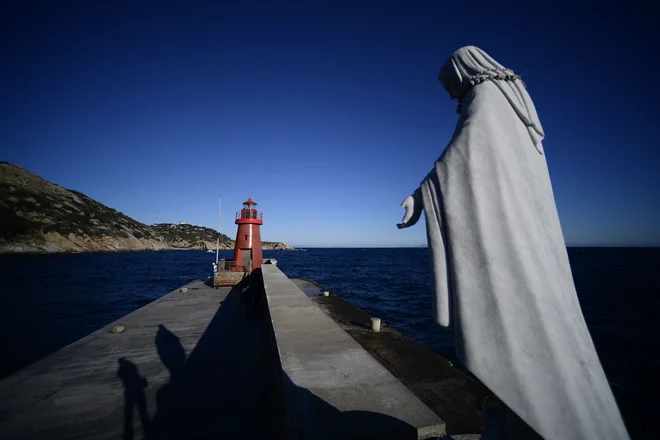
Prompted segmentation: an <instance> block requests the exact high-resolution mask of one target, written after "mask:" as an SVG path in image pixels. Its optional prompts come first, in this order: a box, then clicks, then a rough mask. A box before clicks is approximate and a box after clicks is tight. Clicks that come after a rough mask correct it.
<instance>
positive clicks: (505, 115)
mask: <svg viewBox="0 0 660 440" xmlns="http://www.w3.org/2000/svg"><path fill="white" fill-rule="evenodd" d="M474 49H476V48H474ZM448 63H453V61H452V59H450V61H448ZM453 66H454V67H456V64H455V63H454V65H453ZM497 66H499V65H497ZM500 67H501V66H500ZM452 69H453V68H452ZM452 69H449V70H450V72H449V74H447V71H446V69H444V68H443V70H444V71H445V72H444V75H445V78H444V80H443V84H444V85H445V87H446V88H447V87H448V86H449V88H448V89H450V88H451V84H450V83H451V81H452V79H451V75H452V73H451V70H452ZM459 70H460V69H459ZM509 72H510V71H509ZM511 73H512V72H511ZM463 74H464V72H463ZM464 76H465V75H464ZM465 80H466V78H465V77H463V78H461V79H460V81H465ZM513 83H518V84H513ZM463 90H464V91H465V93H464V94H463V96H462V99H463V101H462V111H461V116H460V120H459V122H458V125H457V128H456V131H455V133H454V136H453V139H452V141H451V142H450V144H449V146H448V147H447V149H446V150H445V152H444V153H443V155H442V156H441V157H440V159H438V160H437V161H436V163H435V167H434V169H433V171H431V173H429V175H428V176H427V177H426V179H425V180H424V181H423V182H422V184H421V186H420V190H419V193H418V194H417V196H418V197H420V198H421V199H422V201H423V206H424V211H425V214H426V225H427V234H428V241H429V250H430V255H431V266H432V274H433V283H434V290H435V301H434V315H435V319H436V321H437V322H438V323H439V324H441V325H443V326H447V327H450V328H451V329H452V330H453V332H454V336H455V344H456V350H457V354H458V356H459V358H460V359H461V360H462V362H463V363H464V364H465V366H466V367H467V368H468V369H469V370H470V371H471V372H472V373H474V374H475V375H476V376H477V377H478V378H479V379H480V380H481V381H482V382H483V383H484V384H485V385H486V386H488V387H489V388H490V389H491V390H492V391H493V392H494V393H495V394H496V395H497V396H498V397H499V398H500V399H502V401H503V402H504V403H505V404H506V405H507V406H508V407H509V408H511V409H512V410H513V411H514V412H515V413H516V414H517V415H518V416H520V417H521V418H522V419H523V420H524V421H525V422H526V423H527V424H528V425H530V426H531V427H532V428H533V429H534V430H535V431H536V432H537V433H539V434H540V435H541V436H543V437H544V438H545V439H547V440H551V439H562V440H569V439H598V440H605V439H627V438H628V434H627V432H626V429H625V427H624V424H623V421H622V419H621V415H620V413H619V410H618V408H617V405H616V403H615V400H614V397H613V395H612V392H611V390H610V386H609V384H608V382H607V379H606V377H605V374H604V372H603V369H602V367H601V364H600V361H599V359H598V356H597V354H596V350H595V348H594V344H593V342H592V340H591V336H590V335H589V331H588V330H587V326H586V324H585V321H584V318H583V316H582V312H581V309H580V304H579V302H578V299H577V295H576V291H575V286H574V284H573V278H572V275H571V269H570V266H569V261H568V255H567V252H566V246H565V243H564V238H563V235H562V231H561V226H560V223H559V217H558V215H557V209H556V206H555V200H554V196H553V193H552V187H551V184H550V177H549V174H548V168H547V164H546V160H545V155H544V154H543V148H542V146H541V139H542V129H541V128H540V124H538V127H532V128H530V125H533V124H531V123H533V122H534V121H533V120H538V119H537V117H536V112H535V110H533V104H532V103H531V100H530V99H529V95H527V92H526V91H524V87H523V86H522V84H521V82H520V80H515V81H511V80H497V79H495V80H486V81H483V82H481V83H478V85H472V86H470V87H469V88H468V89H467V90H466V88H465V87H463ZM509 90H511V91H512V92H511V93H512V94H511V95H508V94H509ZM522 92H524V96H523V95H521V93H522ZM450 93H452V91H451V90H450ZM456 94H458V92H456ZM452 95H454V93H452ZM512 96H513V98H512ZM521 96H522V98H521ZM517 98H518V99H519V100H518V103H520V102H522V103H523V107H527V108H528V110H529V113H528V114H531V115H532V116H533V117H532V118H531V119H533V120H525V118H524V117H521V116H520V112H519V111H516V109H515V108H514V105H512V102H511V99H514V100H515V99H517ZM521 99H522V100H521ZM530 105H531V109H530ZM530 121H531V123H530ZM537 128H538V129H537ZM539 133H540V134H539Z"/></svg>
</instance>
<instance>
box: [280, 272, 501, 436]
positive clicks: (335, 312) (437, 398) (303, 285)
mask: <svg viewBox="0 0 660 440" xmlns="http://www.w3.org/2000/svg"><path fill="white" fill-rule="evenodd" d="M292 281H293V282H294V283H295V284H296V285H297V286H298V287H299V288H300V289H301V290H303V291H304V292H305V294H306V295H307V296H309V297H310V298H312V300H313V301H314V302H315V303H316V304H318V305H319V306H320V307H321V309H322V310H323V311H324V312H325V313H326V314H327V315H328V316H329V317H331V318H332V319H333V320H334V321H335V322H337V323H339V324H340V325H341V327H342V328H343V329H344V330H345V331H346V332H348V334H349V335H351V337H353V339H355V340H356V341H357V342H359V343H360V345H361V346H362V347H364V348H365V349H366V350H367V351H368V352H369V353H370V354H371V355H372V356H373V357H374V358H375V359H376V360H377V361H378V362H380V363H381V365H383V366H384V367H385V368H387V369H388V370H389V371H390V373H392V374H393V375H394V376H395V377H396V378H397V379H399V380H400V381H401V382H402V383H403V384H404V385H405V386H406V387H408V388H409V389H410V390H411V391H412V392H413V393H415V395H416V396H417V397H418V398H419V399H421V400H422V402H424V403H425V404H426V405H428V407H429V408H431V409H432V410H433V411H434V412H435V413H436V414H437V415H438V416H439V417H440V418H441V419H442V420H444V422H445V424H446V430H447V434H448V435H454V434H469V433H478V432H482V430H483V428H484V426H483V419H482V417H481V405H482V403H483V402H484V400H485V399H486V397H487V396H489V395H491V394H492V393H491V392H490V391H489V390H488V389H487V388H486V387H485V386H483V385H482V384H481V383H479V382H477V381H476V380H474V379H473V378H471V377H470V376H468V375H466V374H464V373H462V372H460V371H458V370H457V369H456V368H454V367H453V366H452V364H451V362H449V361H448V360H446V359H445V358H443V357H442V356H440V355H438V354H437V353H435V352H433V351H432V350H429V349H428V348H426V347H424V346H423V345H421V344H419V343H418V342H415V341H414V340H412V339H410V338H407V337H406V336H404V335H402V334H401V333H399V332H397V331H396V330H394V329H392V328H390V327H387V323H385V327H383V328H381V332H380V333H374V332H372V331H371V330H370V325H371V322H370V319H371V315H369V314H368V313H367V312H365V311H364V310H362V309H360V308H359V307H357V306H355V305H353V304H351V303H349V302H348V301H345V300H343V299H342V298H341V297H339V296H337V295H334V294H332V295H330V296H329V297H324V296H323V295H322V291H323V290H327V289H325V288H324V287H323V286H321V285H319V284H317V283H315V282H313V281H311V280H305V279H294V280H292ZM457 438H458V437H457Z"/></svg>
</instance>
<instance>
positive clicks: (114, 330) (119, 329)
mask: <svg viewBox="0 0 660 440" xmlns="http://www.w3.org/2000/svg"><path fill="white" fill-rule="evenodd" d="M124 330H126V326H125V325H121V324H120V325H116V326H114V327H112V328H111V329H110V333H122V332H123V331H124Z"/></svg>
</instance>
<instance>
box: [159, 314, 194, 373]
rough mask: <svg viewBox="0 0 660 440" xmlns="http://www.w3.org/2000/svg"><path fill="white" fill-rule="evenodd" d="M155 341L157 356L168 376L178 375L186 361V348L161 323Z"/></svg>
mask: <svg viewBox="0 0 660 440" xmlns="http://www.w3.org/2000/svg"><path fill="white" fill-rule="evenodd" d="M155 343H156V351H157V352H158V356H159V357H160V360H161V362H162V363H163V365H165V367H166V368H167V370H168V371H169V372H170V378H174V377H176V376H178V373H179V372H180V371H181V369H182V368H183V365H184V363H185V362H186V350H185V349H184V348H183V345H181V341H180V340H179V338H178V337H177V336H176V335H175V334H174V333H172V332H171V331H169V330H168V329H167V327H165V326H164V325H163V324H160V325H159V326H158V332H157V333H156V340H155Z"/></svg>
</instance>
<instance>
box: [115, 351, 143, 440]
mask: <svg viewBox="0 0 660 440" xmlns="http://www.w3.org/2000/svg"><path fill="white" fill-rule="evenodd" d="M117 362H119V369H118V370H117V377H119V378H120V379H121V381H122V383H123V385H124V437H123V438H124V440H133V436H134V433H133V412H134V410H135V409H137V412H138V415H139V416H140V422H141V423H142V430H143V432H144V434H145V436H147V435H148V432H149V427H150V424H151V422H150V420H149V414H148V412H147V401H146V398H145V395H144V390H145V388H147V386H148V382H147V379H146V378H145V377H143V376H141V375H140V373H139V372H138V369H137V366H136V365H135V364H134V363H133V362H131V361H129V360H127V359H126V358H123V357H121V358H119V359H118V361H117Z"/></svg>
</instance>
